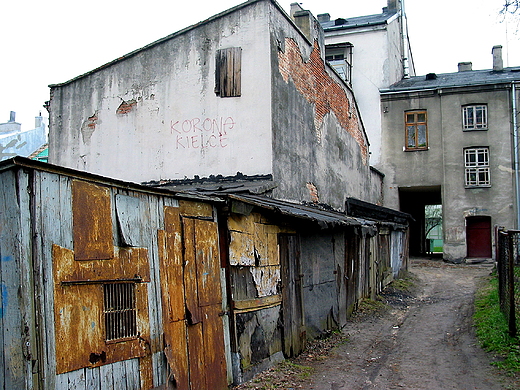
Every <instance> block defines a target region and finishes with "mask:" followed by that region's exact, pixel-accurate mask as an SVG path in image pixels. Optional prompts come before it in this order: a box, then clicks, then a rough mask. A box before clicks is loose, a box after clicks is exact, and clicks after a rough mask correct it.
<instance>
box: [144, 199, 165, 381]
mask: <svg viewBox="0 0 520 390" xmlns="http://www.w3.org/2000/svg"><path fill="white" fill-rule="evenodd" d="M142 202H143V203H142V204H141V206H142V209H141V212H142V218H141V219H142V221H143V223H142V225H143V233H142V237H146V240H147V241H146V243H145V245H146V246H148V248H149V249H148V250H149V266H150V277H151V280H152V281H153V282H152V283H149V284H148V297H149V300H150V302H149V305H148V307H149V321H150V350H151V353H152V356H150V357H146V358H143V359H140V363H139V364H140V365H139V367H140V371H141V378H140V380H141V386H142V388H143V389H145V388H148V386H150V385H151V386H154V387H158V386H161V385H162V384H164V383H165V373H166V366H165V364H164V360H165V359H164V354H163V352H162V351H163V345H162V344H163V342H162V333H163V326H162V312H161V298H160V294H161V291H160V273H159V254H158V244H157V230H158V229H160V228H161V227H162V226H163V211H162V209H163V207H164V206H163V198H162V197H156V196H153V195H148V194H143V195H142Z"/></svg>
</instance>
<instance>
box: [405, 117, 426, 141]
mask: <svg viewBox="0 0 520 390" xmlns="http://www.w3.org/2000/svg"><path fill="white" fill-rule="evenodd" d="M410 115H413V120H412V121H409V116H410ZM420 115H424V120H421V119H422V118H420V117H419V116H420ZM420 126H424V144H420V145H418V143H419V131H420ZM411 130H413V135H412V137H413V141H414V142H413V144H411V143H410V139H411V134H410V132H411ZM404 134H405V138H404V145H405V151H419V150H428V113H427V111H426V110H410V111H405V113H404Z"/></svg>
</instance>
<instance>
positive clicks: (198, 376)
mask: <svg viewBox="0 0 520 390" xmlns="http://www.w3.org/2000/svg"><path fill="white" fill-rule="evenodd" d="M188 346H189V347H188V359H189V365H190V389H191V390H210V388H208V387H207V386H206V367H205V355H206V353H207V351H206V350H205V349H204V337H203V324H202V322H199V323H197V324H194V325H189V326H188Z"/></svg>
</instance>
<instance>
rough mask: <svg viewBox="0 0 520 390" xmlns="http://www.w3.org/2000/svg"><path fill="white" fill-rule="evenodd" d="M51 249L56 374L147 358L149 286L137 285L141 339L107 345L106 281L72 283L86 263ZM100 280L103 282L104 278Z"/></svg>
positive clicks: (75, 280)
mask: <svg viewBox="0 0 520 390" xmlns="http://www.w3.org/2000/svg"><path fill="white" fill-rule="evenodd" d="M52 248H53V250H52V255H53V265H54V267H53V272H54V274H53V279H54V322H55V338H56V364H57V366H56V372H57V373H58V374H60V373H65V372H70V371H74V370H77V369H79V368H83V367H97V366H100V365H105V364H110V363H114V362H118V361H121V360H126V359H131V358H135V357H144V356H146V355H147V354H148V353H149V349H148V342H149V339H150V329H149V319H148V291H147V286H146V284H145V283H135V308H136V313H137V318H136V322H137V324H136V325H137V329H138V331H139V337H138V338H137V337H135V338H130V339H125V340H121V341H118V342H109V341H106V329H105V321H104V318H105V315H104V312H103V307H104V279H100V280H89V279H83V280H77V279H74V280H71V279H70V275H71V273H72V272H73V271H74V269H73V266H74V265H76V264H83V265H84V264H86V262H78V261H75V260H74V252H73V251H71V250H69V249H66V248H62V247H60V246H58V245H53V247H52ZM111 261H116V260H111ZM89 263H90V262H89ZM93 263H96V262H95V261H94V262H93ZM103 263H104V262H103ZM71 265H72V266H71ZM71 268H72V269H71ZM99 277H101V278H103V275H100V276H99ZM110 282H111V281H109V283H110ZM71 346H74V347H73V348H72V347H71Z"/></svg>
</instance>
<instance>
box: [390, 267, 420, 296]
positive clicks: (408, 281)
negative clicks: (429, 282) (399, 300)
mask: <svg viewBox="0 0 520 390" xmlns="http://www.w3.org/2000/svg"><path fill="white" fill-rule="evenodd" d="M390 287H391V288H392V289H394V290H395V291H401V292H404V293H412V292H414V290H415V288H416V287H417V277H416V276H414V275H413V274H412V273H410V272H408V271H406V272H403V273H402V275H401V276H400V277H399V278H398V279H394V280H392V282H391V283H390Z"/></svg>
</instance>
